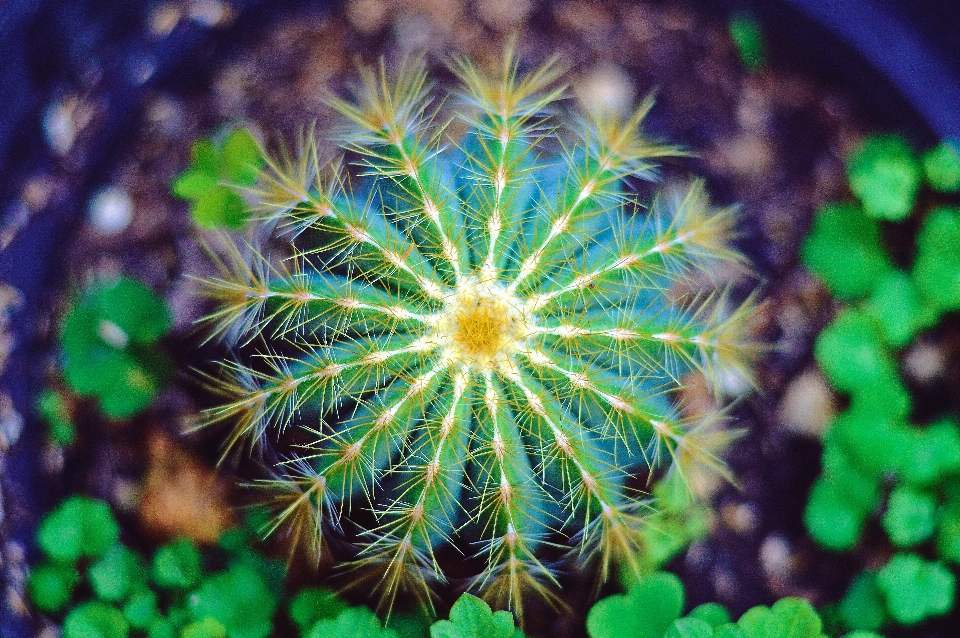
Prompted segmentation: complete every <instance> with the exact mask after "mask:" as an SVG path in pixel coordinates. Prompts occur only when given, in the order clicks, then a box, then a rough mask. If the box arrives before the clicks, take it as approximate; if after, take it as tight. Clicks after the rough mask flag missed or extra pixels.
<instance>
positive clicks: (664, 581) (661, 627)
mask: <svg viewBox="0 0 960 638" xmlns="http://www.w3.org/2000/svg"><path fill="white" fill-rule="evenodd" d="M683 602H684V591H683V583H681V582H680V579H679V578H677V577H676V576H674V575H673V574H668V573H662V572H660V573H656V574H653V575H652V576H649V577H647V578H645V579H644V580H642V581H640V582H639V583H637V584H636V585H634V586H633V587H631V588H630V590H629V591H628V592H627V593H626V594H615V595H613V596H609V597H607V598H604V599H603V600H600V601H599V602H597V604H595V605H594V606H593V608H592V609H590V613H589V614H588V615H587V633H589V634H590V637H591V638H660V636H662V635H663V633H664V632H665V631H666V629H667V627H669V626H670V624H671V623H672V622H673V621H674V620H676V619H677V618H679V617H680V613H681V612H682V611H683ZM434 638H437V637H434Z"/></svg>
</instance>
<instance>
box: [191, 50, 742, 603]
mask: <svg viewBox="0 0 960 638" xmlns="http://www.w3.org/2000/svg"><path fill="white" fill-rule="evenodd" d="M384 67H385V65H382V64H381V66H380V68H378V69H367V70H364V71H362V73H361V77H362V80H363V82H362V84H361V85H360V87H359V88H358V90H357V91H356V93H355V96H354V98H353V99H351V100H346V99H340V98H331V99H330V104H331V105H332V106H333V107H334V108H335V109H336V110H337V111H338V112H339V113H340V114H341V115H342V116H343V117H344V120H345V126H344V127H342V128H341V130H340V134H341V138H340V139H341V144H340V151H341V155H342V156H345V157H346V164H347V167H346V168H345V167H344V166H343V164H342V163H341V162H340V161H339V160H324V159H323V158H325V157H327V156H329V155H332V154H331V153H329V152H328V150H327V149H324V148H322V147H321V146H319V145H318V143H317V142H316V140H315V136H314V135H313V133H312V132H311V134H308V135H306V136H305V137H304V141H303V143H302V144H301V147H300V149H299V151H298V153H295V154H293V153H286V154H282V155H280V156H279V157H276V158H268V159H267V169H266V170H265V171H264V173H263V175H261V177H260V181H259V182H258V184H257V186H255V187H254V188H252V189H249V190H248V191H247V195H248V197H252V198H253V199H255V200H256V201H257V202H258V210H259V219H260V221H259V227H258V229H257V232H256V233H255V236H257V237H258V238H259V239H258V243H254V242H253V240H246V241H244V240H239V241H236V242H229V246H230V248H228V249H226V250H224V251H220V254H226V255H227V258H225V259H224V260H223V264H222V266H223V274H222V276H219V277H216V278H212V279H210V280H208V281H206V282H205V284H206V288H207V291H208V293H209V294H210V295H211V296H212V297H213V298H214V299H215V300H216V301H217V302H218V303H219V305H218V306H217V310H215V311H214V312H213V313H212V314H211V315H210V317H209V320H210V323H211V324H212V326H213V331H214V333H215V334H219V335H221V336H224V337H225V338H229V339H230V340H231V341H232V342H233V343H234V345H236V346H237V350H238V352H240V353H241V355H242V356H241V357H240V358H238V359H237V360H233V361H227V362H224V363H223V366H222V368H223V374H222V375H220V377H218V379H217V381H216V383H217V385H218V387H219V389H220V390H222V391H223V392H224V393H225V395H226V396H228V397H229V398H228V399H227V400H226V401H225V403H224V404H223V405H221V406H219V407H216V408H214V409H211V410H209V411H208V412H207V414H206V417H207V421H208V422H209V423H214V422H224V423H228V424H230V426H231V427H232V430H231V431H230V434H229V437H228V439H227V445H226V447H227V448H228V449H234V448H236V449H239V448H241V447H246V448H249V449H251V450H255V451H257V452H258V453H259V454H261V455H262V457H263V459H264V460H265V461H269V460H270V459H274V461H270V462H272V463H274V465H273V468H272V476H271V477H269V478H267V479H263V480H261V481H259V485H260V486H262V487H263V488H264V489H265V490H267V492H266V493H267V494H269V497H268V500H269V502H270V503H271V504H272V505H273V506H275V513H276V517H275V519H274V526H273V527H272V528H271V530H269V531H272V530H273V529H282V530H287V531H288V532H289V533H291V534H293V535H294V539H295V540H296V542H298V543H300V544H303V545H305V546H307V547H309V548H310V549H312V550H313V551H315V552H317V553H319V552H323V551H328V548H329V544H328V543H327V542H326V540H327V539H328V538H329V537H330V536H331V535H342V534H345V532H344V531H343V530H344V528H343V527H342V525H341V523H343V522H344V520H346V519H349V520H351V521H352V524H351V529H354V528H355V527H356V526H357V525H361V523H359V522H358V521H365V522H366V523H365V524H364V527H365V529H364V530H363V531H361V533H359V535H357V536H355V537H353V536H352V537H351V538H352V540H353V541H354V542H355V543H356V546H357V548H358V549H357V551H356V555H355V556H353V557H352V563H351V564H352V565H354V566H361V567H362V566H370V567H372V568H373V570H372V573H375V574H376V576H375V580H374V581H373V582H374V583H375V588H376V589H377V590H378V591H379V592H380V593H381V594H382V600H383V601H384V602H386V603H387V605H388V606H389V605H391V604H392V602H393V600H394V596H395V594H396V593H397V592H398V591H402V590H412V591H413V593H415V594H420V595H421V596H422V598H423V599H424V600H427V601H429V599H430V595H429V592H430V591H431V588H432V587H434V586H436V585H438V584H442V583H444V582H446V581H447V580H448V579H447V576H446V575H445V573H444V569H443V564H444V559H443V558H441V557H440V556H439V555H438V552H437V551H436V550H438V549H439V548H441V547H452V548H456V550H458V551H460V552H462V553H464V554H472V555H473V559H474V560H473V561H472V562H471V564H478V565H484V567H483V568H482V569H481V570H479V573H477V574H476V576H475V578H474V579H473V580H472V581H470V582H468V583H466V585H467V586H469V587H470V588H471V589H473V590H474V591H477V592H479V593H480V594H482V595H485V596H486V597H487V598H488V599H490V600H491V602H493V603H494V604H495V605H500V606H509V607H511V608H513V609H514V610H519V606H520V602H521V601H522V598H523V596H524V595H525V594H526V593H527V592H529V591H535V592H540V593H549V591H550V590H551V588H552V587H554V586H556V580H555V576H554V573H555V569H557V566H558V564H557V557H558V556H559V554H558V552H557V548H558V547H560V546H562V545H563V544H565V543H566V544H569V547H570V553H571V554H573V555H574V556H575V557H579V558H581V559H583V560H584V561H591V560H595V561H596V562H595V564H596V565H598V566H599V567H598V569H599V573H600V576H601V578H606V577H607V576H608V574H609V573H610V569H611V567H613V566H626V567H631V566H632V567H636V566H637V564H638V557H639V556H640V555H641V553H642V552H643V551H644V548H643V546H642V542H641V538H640V534H639V532H640V530H641V529H642V526H643V525H644V518H645V515H646V513H647V512H648V511H650V510H651V504H650V503H648V502H647V501H646V500H644V493H643V492H642V491H641V490H640V489H639V487H638V486H643V485H645V484H647V483H646V480H647V477H648V476H652V477H656V476H660V470H658V467H660V466H662V467H663V468H664V469H665V470H666V471H674V472H680V473H683V474H686V473H687V472H688V471H689V470H690V469H691V468H693V467H695V466H703V465H705V466H708V467H710V468H712V469H717V470H720V471H722V464H721V463H719V462H718V461H717V460H716V457H715V456H714V452H715V451H716V450H717V449H718V447H719V446H720V445H722V444H723V443H724V442H725V441H727V440H728V439H729V438H730V437H729V434H728V433H727V431H726V430H725V429H724V427H723V421H724V419H722V418H719V415H718V414H707V415H706V416H704V415H702V414H698V415H697V416H691V415H690V414H687V413H686V412H685V411H684V410H683V409H682V408H681V407H680V406H678V405H676V398H675V395H676V392H675V391H676V390H677V389H678V388H679V379H680V376H681V375H682V374H684V373H686V372H689V371H700V372H702V373H704V374H706V375H707V376H708V377H716V376H717V375H719V374H721V373H722V374H724V375H727V374H729V373H730V371H734V372H736V373H742V374H745V373H746V367H747V356H746V355H747V354H748V351H749V347H748V345H747V344H746V343H745V339H744V334H745V330H744V324H745V321H746V318H747V316H748V315H749V313H750V306H749V304H745V305H743V306H741V307H740V308H733V307H731V306H730V305H729V303H728V296H727V295H724V294H722V293H697V294H694V293H689V294H683V293H682V292H680V291H683V290H692V289H696V287H695V286H694V285H693V282H694V280H695V279H696V278H697V276H698V274H700V273H702V272H703V271H704V269H705V268H714V267H715V266H716V265H717V264H722V263H728V264H734V265H742V264H743V259H742V257H741V256H740V255H739V254H738V253H737V252H736V251H735V250H734V249H732V248H731V247H730V244H729V242H730V239H731V237H732V236H733V233H734V223H735V214H734V211H733V210H732V209H729V208H725V209H715V208H712V207H711V206H710V204H709V202H708V201H707V198H706V196H705V193H704V190H703V187H702V184H701V183H700V182H697V181H693V182H692V183H690V184H689V185H687V186H682V187H675V188H673V189H672V190H670V189H668V190H667V192H665V193H663V194H661V195H659V196H657V197H656V198H654V199H653V200H652V201H650V202H642V201H639V200H638V197H637V195H635V194H634V193H635V192H636V191H635V189H633V190H631V188H630V187H629V184H628V182H634V183H640V182H642V181H652V180H653V177H654V176H655V173H654V171H655V169H656V160H657V159H658V158H661V157H664V156H675V155H679V154H680V153H679V152H678V150H677V149H676V148H674V147H672V146H669V145H663V144H659V143H655V142H652V141H651V140H649V139H648V138H646V137H645V136H644V135H643V133H642V132H641V124H642V121H643V119H644V116H645V115H646V113H647V112H648V111H649V109H650V108H651V106H652V103H651V101H649V100H647V101H645V102H644V103H643V104H641V105H640V107H639V108H638V109H637V111H636V112H635V113H634V114H633V115H632V116H630V117H627V118H616V117H603V116H597V117H580V118H579V119H576V120H574V122H575V123H576V126H570V127H568V126H566V125H565V124H564V123H563V122H561V121H559V120H560V118H559V117H558V116H557V112H558V104H557V101H558V100H559V99H560V98H561V97H562V94H563V89H562V87H558V86H556V81H557V79H558V77H559V71H558V69H557V65H556V64H552V63H548V64H546V65H544V66H542V67H540V68H538V69H534V70H532V71H530V72H528V73H521V72H520V71H519V70H518V67H519V65H518V63H517V61H516V58H515V57H514V56H513V55H511V54H508V55H507V56H505V61H504V63H503V66H502V68H500V69H499V71H496V72H493V73H490V74H487V73H484V72H482V71H480V70H479V69H478V68H477V67H476V66H474V65H473V64H471V63H469V62H465V61H464V62H460V63H458V64H456V65H455V68H454V70H455V71H456V73H457V75H458V76H459V78H460V80H461V81H462V88H461V90H460V91H459V92H458V93H457V94H456V95H455V97H452V98H451V99H449V100H446V101H445V102H444V104H443V105H442V106H431V105H432V102H431V99H430V97H429V95H430V92H429V90H428V87H427V79H426V72H425V70H424V67H423V65H422V64H419V63H406V64H402V65H400V66H399V68H398V69H396V70H395V71H394V72H393V73H390V72H388V71H387V70H385V68H384ZM268 245H269V246H272V247H274V250H273V253H272V254H268V253H267V249H266V248H265V246H268ZM277 246H280V249H277V248H276V247H277ZM700 279H703V278H700ZM291 430H292V431H293V432H294V433H295V436H294V437H292V438H293V440H295V441H296V443H295V444H292V445H286V447H283V446H281V444H280V442H279V441H280V440H281V438H282V439H283V440H285V441H288V440H290V439H291V437H289V436H285V437H280V433H287V434H290V433H291ZM284 445H285V444H284ZM278 446H279V447H278ZM653 505H654V506H655V504H653ZM546 548H552V549H551V551H552V554H550V555H551V557H552V558H551V559H550V561H547V560H546V559H543V558H541V556H542V554H543V550H544V549H546ZM450 553H451V552H449V551H448V552H446V553H445V555H447V556H449V555H450ZM454 553H455V552H454ZM561 564H562V563H561Z"/></svg>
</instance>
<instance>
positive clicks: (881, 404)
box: [802, 136, 960, 629]
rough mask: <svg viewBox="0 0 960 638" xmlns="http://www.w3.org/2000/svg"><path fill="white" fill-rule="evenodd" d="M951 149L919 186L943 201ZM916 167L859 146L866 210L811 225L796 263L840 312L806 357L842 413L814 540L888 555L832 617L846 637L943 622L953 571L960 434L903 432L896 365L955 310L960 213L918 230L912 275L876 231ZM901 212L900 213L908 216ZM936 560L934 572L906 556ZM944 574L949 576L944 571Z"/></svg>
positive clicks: (817, 487)
mask: <svg viewBox="0 0 960 638" xmlns="http://www.w3.org/2000/svg"><path fill="white" fill-rule="evenodd" d="M951 152H952V149H951V148H950V147H948V146H945V145H942V146H941V147H938V148H937V149H934V150H933V151H931V152H929V153H927V154H925V155H924V160H923V165H924V174H925V175H927V180H928V182H929V185H930V186H931V187H932V188H933V189H934V190H937V191H941V192H945V191H949V190H950V189H949V188H945V187H946V186H949V182H950V177H949V173H950V171H951V170H952V169H951V168H950V167H951V162H952V161H953V160H952V155H950V153H951ZM920 172H921V171H920V165H919V163H918V161H917V160H916V156H915V153H914V151H913V149H911V148H910V147H909V145H908V144H907V143H906V142H905V141H904V140H902V139H901V138H897V137H892V136H878V137H873V138H870V139H868V140H867V141H866V142H865V143H864V144H863V146H862V147H861V148H860V149H859V150H857V151H856V152H855V153H854V155H853V157H852V158H851V161H850V167H849V170H848V173H849V175H850V179H851V189H852V190H853V192H854V193H855V194H856V195H857V196H858V197H860V199H861V200H862V207H861V206H859V205H857V204H853V203H848V204H831V205H828V206H826V207H824V208H823V209H822V210H821V211H819V212H818V214H817V217H816V219H815V220H814V224H813V227H812V229H811V232H810V235H809V236H808V237H807V239H806V241H805V242H804V246H803V250H802V257H803V260H804V263H805V264H806V265H807V267H808V268H809V269H810V270H811V271H812V272H813V273H814V274H815V275H817V276H818V277H819V278H820V279H821V280H822V281H823V282H824V283H825V284H826V286H827V287H828V288H829V289H830V291H831V292H832V293H833V294H834V296H836V297H837V298H839V299H842V300H844V301H846V302H848V303H849V304H850V305H848V306H846V307H844V308H842V309H841V310H840V311H839V312H838V313H837V315H836V316H835V318H834V319H833V321H832V322H831V323H830V324H829V325H828V326H827V327H826V328H825V329H824V330H823V331H822V332H821V333H820V335H819V336H818V338H817V340H816V344H815V346H814V354H815V356H816V360H817V363H818V364H819V366H820V369H821V370H822V371H823V373H824V376H826V378H827V380H828V381H829V382H830V384H831V385H832V386H833V387H834V388H836V389H837V390H839V391H841V392H844V393H846V394H848V395H849V396H850V406H849V408H847V409H846V410H845V411H844V412H842V413H841V414H839V415H838V416H837V417H836V418H835V419H834V420H833V422H832V423H831V425H830V426H829V428H828V430H827V432H826V434H825V437H824V441H823V446H824V449H823V474H822V475H821V477H820V478H819V479H817V481H816V482H815V484H814V486H813V489H812V491H811V493H810V499H809V502H808V504H807V509H806V512H805V517H804V520H805V523H806V526H807V529H808V530H809V531H810V533H811V535H812V536H813V538H814V539H815V540H816V541H817V542H818V543H820V544H821V545H823V546H824V547H827V548H829V549H833V550H837V551H847V550H850V549H852V548H854V547H855V546H857V544H858V543H859V542H860V541H861V539H862V538H863V537H864V533H865V530H866V529H867V528H868V526H869V525H871V524H875V523H876V522H879V526H880V527H881V528H882V530H883V531H884V532H885V533H886V536H887V538H888V539H889V541H890V543H891V545H892V546H893V548H895V550H897V553H895V554H894V555H893V557H892V558H891V559H890V561H889V562H888V563H887V565H886V566H885V567H883V568H882V569H881V570H880V572H879V573H878V574H871V573H865V574H863V575H861V576H860V577H859V578H858V579H856V580H855V581H854V582H853V584H852V585H851V586H850V589H849V591H848V593H847V596H846V598H845V599H844V601H843V603H842V604H841V606H840V610H841V616H842V618H843V620H844V622H845V623H846V624H847V626H849V627H853V628H862V629H878V628H880V627H882V626H883V625H884V624H885V623H886V622H888V621H890V620H892V621H894V622H896V623H899V624H915V623H918V622H921V621H923V620H925V619H926V618H928V617H930V616H936V615H942V614H945V613H947V612H948V611H949V610H950V609H951V608H952V607H953V603H954V588H955V576H954V574H953V573H952V572H951V571H950V570H949V569H948V568H947V562H953V563H960V561H958V559H960V555H958V553H957V547H960V526H958V524H957V523H956V522H955V521H956V516H955V515H954V514H953V512H956V511H960V493H958V491H957V488H956V487H955V485H956V484H957V483H958V481H960V424H958V422H957V420H956V418H955V417H953V416H944V417H939V418H935V419H933V420H932V421H931V422H929V423H927V424H922V425H920V424H915V423H911V413H912V409H913V401H912V397H911V396H910V393H909V392H908V390H907V388H906V386H905V384H904V382H903V381H902V379H901V376H900V370H899V352H900V351H901V349H902V348H905V347H906V346H908V345H909V344H911V343H912V342H913V341H914V340H915V339H916V337H917V335H918V334H920V333H921V332H922V331H924V330H926V329H928V328H930V327H932V326H934V325H936V324H937V323H938V322H939V321H940V319H941V318H942V317H943V315H944V314H946V313H948V312H954V311H956V310H960V256H958V255H960V209H957V208H955V207H952V206H949V205H939V206H936V207H934V208H933V209H932V210H930V211H929V212H928V213H927V214H926V216H925V217H924V218H923V220H922V222H921V224H920V229H919V232H918V234H917V240H916V251H915V254H914V258H913V265H912V267H911V268H910V269H909V270H902V269H900V268H898V267H897V266H895V265H894V263H893V260H892V259H891V258H890V257H889V256H888V255H887V251H886V250H885V248H884V245H883V238H882V228H881V226H880V225H879V224H878V222H877V221H876V219H874V218H882V219H893V220H900V219H903V218H904V217H905V216H906V214H909V212H910V211H911V210H912V209H913V207H914V205H915V201H916V199H917V192H918V189H919V188H920V184H919V175H920ZM904 210H906V213H904ZM925 545H927V546H930V545H932V546H933V549H935V550H936V552H937V553H938V554H939V556H940V558H941V559H942V560H937V561H927V560H924V559H921V558H920V557H919V556H917V555H916V554H913V553H910V552H911V551H916V550H917V549H918V548H921V547H923V546H925ZM944 561H945V562H944Z"/></svg>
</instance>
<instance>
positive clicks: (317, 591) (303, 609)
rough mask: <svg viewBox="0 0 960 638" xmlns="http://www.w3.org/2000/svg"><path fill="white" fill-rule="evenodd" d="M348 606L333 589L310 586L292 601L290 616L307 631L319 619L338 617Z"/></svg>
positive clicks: (302, 629)
mask: <svg viewBox="0 0 960 638" xmlns="http://www.w3.org/2000/svg"><path fill="white" fill-rule="evenodd" d="M346 608H347V604H346V603H345V602H343V601H342V600H340V598H339V597H338V596H337V594H336V592H334V591H333V590H330V589H325V588H320V587H310V588H307V589H302V590H300V592H298V593H297V595H296V596H294V598H293V600H292V601H291V602H290V618H291V619H292V620H293V622H295V623H297V626H298V627H300V631H301V633H306V632H307V630H309V629H310V628H311V627H312V626H313V625H314V624H315V623H316V622H317V621H318V620H322V619H331V618H336V617H337V616H339V615H340V612H342V611H343V610H344V609H346Z"/></svg>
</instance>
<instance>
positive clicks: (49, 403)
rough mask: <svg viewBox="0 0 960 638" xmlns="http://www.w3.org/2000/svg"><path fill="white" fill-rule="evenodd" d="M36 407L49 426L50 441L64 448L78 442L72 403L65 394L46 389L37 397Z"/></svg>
mask: <svg viewBox="0 0 960 638" xmlns="http://www.w3.org/2000/svg"><path fill="white" fill-rule="evenodd" d="M36 406H37V414H38V415H40V418H41V419H43V422H44V423H45V424H46V425H47V435H48V437H49V438H50V440H51V441H53V442H54V443H56V444H57V445H60V446H63V447H70V446H71V445H73V443H74V441H76V440H77V428H76V425H74V423H73V411H72V408H71V405H70V401H69V399H68V398H67V397H66V396H65V395H64V393H63V392H60V391H59V390H55V389H53V388H46V389H44V390H43V391H42V392H41V393H40V394H39V396H37V402H36Z"/></svg>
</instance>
